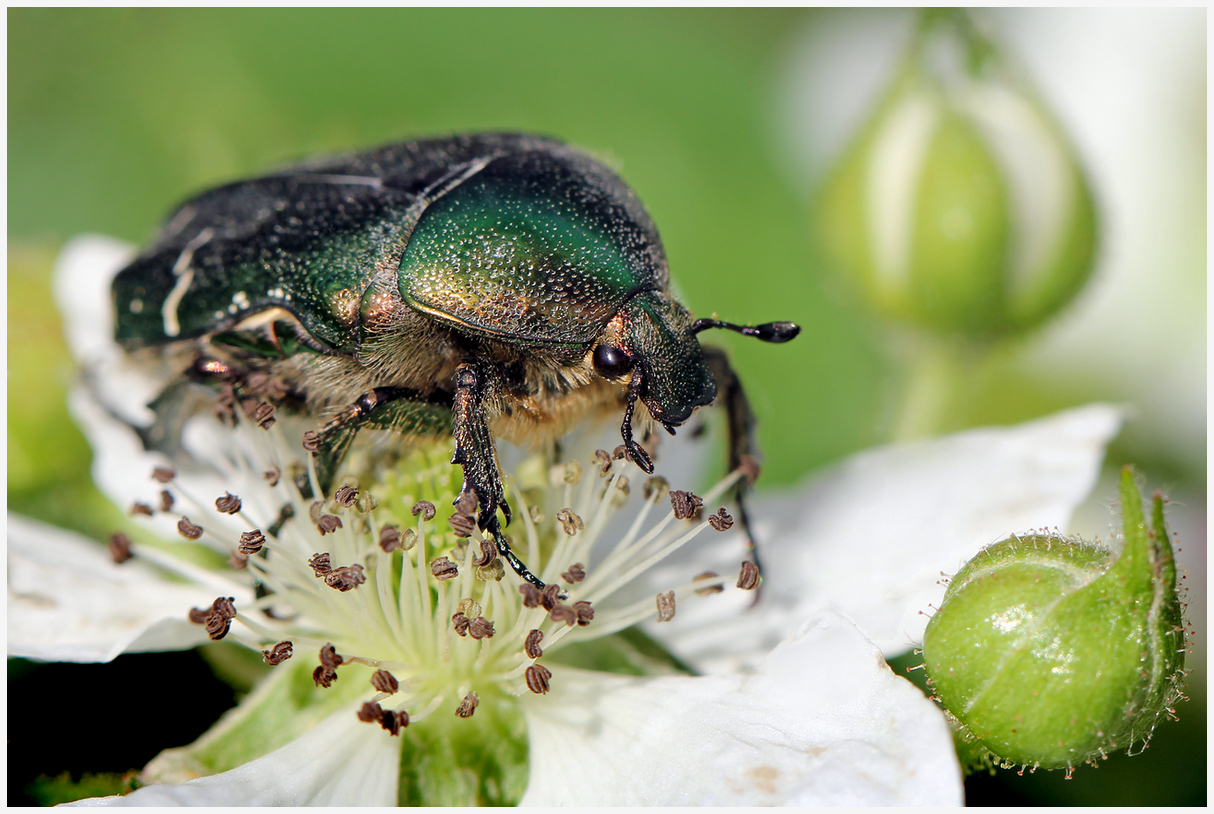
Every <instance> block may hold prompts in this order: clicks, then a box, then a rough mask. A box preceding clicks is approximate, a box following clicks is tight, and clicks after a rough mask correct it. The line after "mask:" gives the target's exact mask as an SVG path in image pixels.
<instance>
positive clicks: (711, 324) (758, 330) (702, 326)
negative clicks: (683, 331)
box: [691, 319, 801, 344]
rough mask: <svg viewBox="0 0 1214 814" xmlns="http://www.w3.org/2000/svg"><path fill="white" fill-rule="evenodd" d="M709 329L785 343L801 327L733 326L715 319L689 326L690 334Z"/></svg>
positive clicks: (778, 324)
mask: <svg viewBox="0 0 1214 814" xmlns="http://www.w3.org/2000/svg"><path fill="white" fill-rule="evenodd" d="M709 328H725V329H726V330H730V331H737V332H738V333H740V334H744V335H745V336H753V337H755V338H756V339H762V340H763V341H764V342H775V343H777V344H779V343H780V342H787V341H788V340H790V339H792V338H794V337H795V336H796V335H797V334H799V333H801V326H800V325H797V324H795V323H792V322H764V323H763V324H762V325H735V324H733V323H732V322H721V321H720V320H717V319H697V320H696V321H695V322H693V323H692V324H691V332H692V333H697V334H698V333H699V332H700V331H706V330H708V329H709Z"/></svg>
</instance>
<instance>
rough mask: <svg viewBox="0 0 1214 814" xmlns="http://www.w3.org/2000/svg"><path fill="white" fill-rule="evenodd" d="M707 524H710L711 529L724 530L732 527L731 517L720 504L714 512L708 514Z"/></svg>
mask: <svg viewBox="0 0 1214 814" xmlns="http://www.w3.org/2000/svg"><path fill="white" fill-rule="evenodd" d="M708 525H710V526H712V528H713V531H726V530H727V529H730V528H733V517H731V516H730V514H729V512H727V511H725V507H724V506H722V507H721V508H720V509H719V510H718V511H717V513H716V514H713V515H709V516H708Z"/></svg>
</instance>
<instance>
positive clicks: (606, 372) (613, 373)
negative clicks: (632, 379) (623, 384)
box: [594, 345, 636, 379]
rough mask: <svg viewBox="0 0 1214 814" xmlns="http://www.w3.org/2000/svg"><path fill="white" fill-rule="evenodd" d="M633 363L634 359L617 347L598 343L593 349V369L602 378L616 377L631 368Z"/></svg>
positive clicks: (634, 362)
mask: <svg viewBox="0 0 1214 814" xmlns="http://www.w3.org/2000/svg"><path fill="white" fill-rule="evenodd" d="M634 364H636V359H634V358H633V357H631V356H629V355H628V353H627V352H625V351H623V350H621V349H619V348H616V347H612V346H611V345H599V346H598V347H597V348H595V349H594V369H595V370H597V371H598V372H599V375H600V376H602V377H603V378H604V379H618V378H619V377H620V376H623V375H624V374H625V373H627V372H628V371H630V370H632V366H633V365H634Z"/></svg>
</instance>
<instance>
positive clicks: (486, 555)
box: [472, 540, 498, 568]
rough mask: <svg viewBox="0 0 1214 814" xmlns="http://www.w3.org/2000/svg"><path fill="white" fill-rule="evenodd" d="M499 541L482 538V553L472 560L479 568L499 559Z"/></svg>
mask: <svg viewBox="0 0 1214 814" xmlns="http://www.w3.org/2000/svg"><path fill="white" fill-rule="evenodd" d="M497 554H498V551H497V543H495V542H493V541H492V540H481V555H480V556H479V557H477V558H476V559H474V560H473V561H472V564H473V565H475V566H476V567H478V568H484V567H485V566H486V565H488V564H489V563H491V562H493V561H494V560H496V559H497Z"/></svg>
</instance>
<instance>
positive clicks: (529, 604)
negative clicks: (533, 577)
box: [518, 582, 544, 608]
mask: <svg viewBox="0 0 1214 814" xmlns="http://www.w3.org/2000/svg"><path fill="white" fill-rule="evenodd" d="M518 592H519V593H521V594H522V595H523V607H524V608H538V607H539V606H540V602H542V601H543V598H544V597H543V594H541V593H540V589H539V588H537V587H535V586H534V585H532V584H531V583H530V582H522V583H519V586H518Z"/></svg>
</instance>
